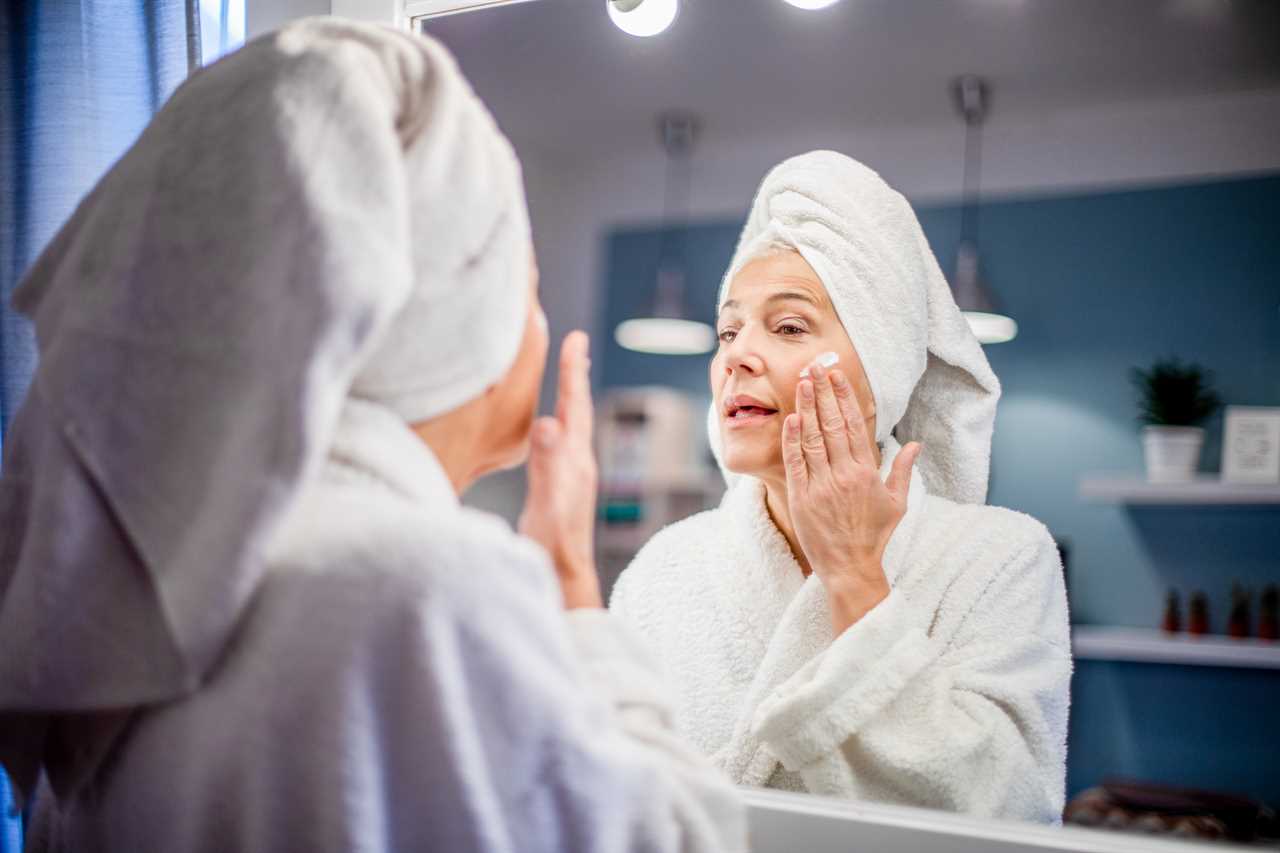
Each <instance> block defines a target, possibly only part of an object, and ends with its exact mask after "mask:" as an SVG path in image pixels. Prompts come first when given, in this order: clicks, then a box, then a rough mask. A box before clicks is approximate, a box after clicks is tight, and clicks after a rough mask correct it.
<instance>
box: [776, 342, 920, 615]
mask: <svg viewBox="0 0 1280 853" xmlns="http://www.w3.org/2000/svg"><path fill="white" fill-rule="evenodd" d="M921 448H922V445H921V444H920V443H919V442H912V443H911V444H908V445H907V446H906V447H904V448H903V449H902V451H901V452H900V453H899V454H898V456H897V458H896V459H894V463H893V470H892V472H891V473H890V474H889V477H888V479H887V480H884V481H882V480H881V479H880V471H879V467H878V466H877V464H876V457H875V448H874V446H873V445H872V441H871V437H870V436H869V435H868V434H867V426H866V422H865V421H864V419H863V416H862V411H861V409H860V407H859V406H858V400H857V397H856V396H855V395H854V392H853V386H852V385H851V384H850V383H849V380H848V378H847V377H845V375H844V374H843V373H842V372H840V371H839V370H827V369H825V368H823V367H822V366H821V365H816V364H815V365H813V366H812V367H811V368H810V378H808V379H801V380H800V383H799V384H798V385H797V386H796V411H795V413H794V414H791V415H788V416H787V419H786V420H785V421H784V422H783V428H782V456H783V463H784V467H785V468H786V474H787V503H788V505H789V510H790V513H791V523H792V526H793V527H794V529H795V534H796V539H797V540H798V541H799V543H800V547H801V548H802V549H803V550H804V555H805V558H806V559H807V560H808V561H809V565H810V568H811V569H812V570H813V571H814V572H815V573H816V574H817V575H818V577H819V578H820V579H821V580H822V583H823V586H824V587H825V588H826V590H827V595H828V597H829V598H830V601H831V617H832V622H833V627H834V628H835V630H836V633H837V635H838V634H839V633H840V632H841V631H843V630H844V629H845V628H847V627H849V626H850V625H852V624H853V623H854V622H857V621H858V620H859V619H861V618H862V616H863V615H865V614H866V613H867V611H869V610H870V609H871V608H873V607H875V606H876V605H877V604H878V603H880V601H882V600H883V599H884V598H885V597H886V596H888V594H889V582H888V580H887V579H886V578H885V574H884V567H883V565H882V564H881V560H882V558H883V556H884V549H885V546H886V545H887V544H888V542H889V537H890V536H891V535H892V533H893V531H894V529H895V528H896V527H897V526H898V522H899V521H901V520H902V517H903V516H904V515H905V514H906V511H907V491H908V489H909V488H910V485H911V466H912V465H914V464H915V461H916V459H917V458H918V457H919V455H920V450H921Z"/></svg>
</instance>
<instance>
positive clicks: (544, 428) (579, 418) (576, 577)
mask: <svg viewBox="0 0 1280 853" xmlns="http://www.w3.org/2000/svg"><path fill="white" fill-rule="evenodd" d="M588 345H589V342H588V340H587V335H586V333H585V332H580V331H576V332H570V333H569V334H568V335H566V336H565V339H564V343H563V344H561V347H560V388H559V396H558V398H557V400H556V414H555V417H542V418H538V419H537V420H536V421H534V423H533V429H532V431H531V435H530V451H529V467H528V470H529V492H528V495H527V496H526V498H525V505H524V511H523V512H522V513H521V514H520V525H519V526H520V532H521V533H523V534H524V535H526V536H528V537H529V538H531V539H533V540H535V541H536V542H538V543H539V544H541V545H542V546H543V547H544V548H546V549H547V553H548V554H550V555H551V559H552V562H553V563H554V564H555V567H556V575H557V576H558V577H559V579H560V590H561V592H562V593H563V594H564V604H565V607H567V608H575V607H602V606H604V605H603V603H602V601H601V598H600V582H599V579H598V578H597V576H596V568H595V558H594V556H593V553H592V534H593V530H594V525H595V517H596V479H597V473H596V460H595V456H594V455H593V453H592V450H591V421H592V411H591V382H590V379H589V376H588V371H589V369H590V364H591V362H590V359H589V358H588V357H587V347H588Z"/></svg>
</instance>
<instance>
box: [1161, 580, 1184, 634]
mask: <svg viewBox="0 0 1280 853" xmlns="http://www.w3.org/2000/svg"><path fill="white" fill-rule="evenodd" d="M1160 627H1161V628H1163V629H1164V630H1165V632H1166V633H1169V634H1176V633H1178V632H1179V631H1181V630H1182V608H1181V607H1180V606H1179V605H1178V591H1177V590H1176V589H1170V590H1169V594H1168V595H1167V596H1165V600H1164V618H1163V619H1162V620H1161V621H1160Z"/></svg>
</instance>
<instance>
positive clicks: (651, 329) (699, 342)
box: [613, 317, 716, 355]
mask: <svg viewBox="0 0 1280 853" xmlns="http://www.w3.org/2000/svg"><path fill="white" fill-rule="evenodd" d="M613 339H614V340H615V341H617V342H618V346H620V347H622V348H624V349H629V350H633V351H635V352H650V353H658V354H661V355H700V354H702V353H706V352H711V350H713V349H715V347H716V333H715V330H714V329H712V328H711V327H710V326H708V325H707V324H706V323H698V322H696V321H694V320H675V319H670V318H666V317H644V318H640V319H635V320H624V321H623V322H621V323H619V324H618V328H617V329H615V330H614V332H613Z"/></svg>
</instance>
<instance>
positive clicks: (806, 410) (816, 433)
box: [796, 379, 830, 477]
mask: <svg viewBox="0 0 1280 853" xmlns="http://www.w3.org/2000/svg"><path fill="white" fill-rule="evenodd" d="M796 412H798V413H799V415H800V451H801V453H802V454H803V455H804V461H805V464H806V465H807V466H808V469H809V476H810V477H814V476H821V475H822V474H823V473H825V472H826V471H827V469H828V468H829V467H830V464H829V463H828V461H827V442H826V440H825V439H824V438H823V437H822V428H821V427H819V426H818V410H817V406H816V402H815V400H814V394H813V380H811V379H801V380H800V382H799V384H798V385H796Z"/></svg>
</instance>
